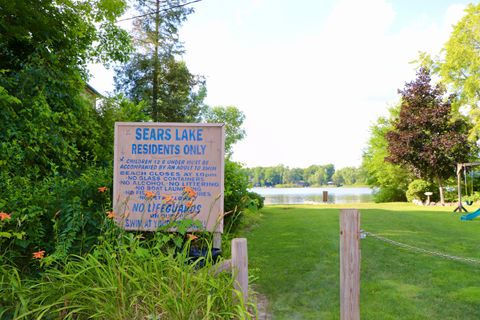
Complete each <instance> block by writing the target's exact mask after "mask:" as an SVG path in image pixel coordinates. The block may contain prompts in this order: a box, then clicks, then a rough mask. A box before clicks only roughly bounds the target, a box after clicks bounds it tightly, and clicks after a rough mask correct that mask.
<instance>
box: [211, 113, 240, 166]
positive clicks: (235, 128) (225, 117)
mask: <svg viewBox="0 0 480 320" xmlns="http://www.w3.org/2000/svg"><path fill="white" fill-rule="evenodd" d="M202 118H203V120H204V121H205V122H207V123H225V153H226V154H227V156H228V157H229V156H231V154H232V147H233V145H234V144H235V143H237V142H238V141H240V140H242V139H243V138H244V137H245V129H243V128H242V125H243V121H244V120H245V114H243V112H242V111H240V110H239V109H238V108H237V107H235V106H227V107H222V106H216V107H213V108H210V107H206V108H205V110H204V111H203V113H202Z"/></svg>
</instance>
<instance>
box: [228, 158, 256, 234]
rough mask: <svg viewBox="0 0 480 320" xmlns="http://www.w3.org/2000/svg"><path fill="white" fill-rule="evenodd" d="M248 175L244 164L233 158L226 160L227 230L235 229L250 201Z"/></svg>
mask: <svg viewBox="0 0 480 320" xmlns="http://www.w3.org/2000/svg"><path fill="white" fill-rule="evenodd" d="M248 187H249V182H248V177H247V176H246V175H245V174H244V172H243V170H242V166H241V165H240V164H239V163H237V162H233V161H231V160H228V159H227V160H225V192H224V195H225V199H224V210H225V212H226V213H227V215H226V216H225V218H224V225H225V229H226V230H232V231H233V230H234V229H235V228H236V225H237V224H238V221H237V220H238V219H239V217H240V216H241V214H242V211H243V209H244V208H245V207H246V206H247V205H248V203H249V199H250V198H249V197H248Z"/></svg>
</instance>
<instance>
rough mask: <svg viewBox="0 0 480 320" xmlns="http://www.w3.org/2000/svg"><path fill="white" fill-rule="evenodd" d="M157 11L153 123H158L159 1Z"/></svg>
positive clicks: (158, 0)
mask: <svg viewBox="0 0 480 320" xmlns="http://www.w3.org/2000/svg"><path fill="white" fill-rule="evenodd" d="M156 5H157V11H156V12H155V43H154V46H155V53H154V57H153V83H152V118H153V121H154V122H158V121H159V120H160V119H159V110H158V101H157V100H158V73H159V68H160V66H159V61H158V47H159V46H160V43H159V42H160V39H159V38H160V37H159V33H160V0H157V3H156Z"/></svg>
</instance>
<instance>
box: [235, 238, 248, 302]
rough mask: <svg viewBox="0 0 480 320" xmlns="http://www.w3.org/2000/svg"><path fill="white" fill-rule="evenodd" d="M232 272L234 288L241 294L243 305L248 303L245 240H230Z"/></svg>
mask: <svg viewBox="0 0 480 320" xmlns="http://www.w3.org/2000/svg"><path fill="white" fill-rule="evenodd" d="M232 271H233V274H234V275H235V283H234V288H235V290H238V291H240V292H241V293H242V298H243V303H245V304H246V303H247V302H248V252H247V239H245V238H235V239H233V240H232Z"/></svg>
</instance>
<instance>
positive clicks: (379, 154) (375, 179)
mask: <svg viewBox="0 0 480 320" xmlns="http://www.w3.org/2000/svg"><path fill="white" fill-rule="evenodd" d="M399 110H400V108H399V106H397V107H393V108H390V109H389V113H390V115H389V117H380V118H378V120H377V123H376V124H374V125H373V126H372V127H371V128H370V131H371V134H370V139H369V140H368V143H367V148H366V150H365V151H364V153H363V157H362V171H363V172H365V175H366V182H367V184H368V185H369V186H371V187H373V188H375V189H376V192H375V194H374V200H375V202H392V201H405V200H406V198H405V190H407V186H408V183H409V180H410V178H409V174H408V172H407V170H405V169H403V168H401V167H400V166H398V165H395V164H392V163H389V162H386V161H385V157H387V156H388V142H387V139H386V134H387V133H388V132H389V131H391V130H392V129H393V123H394V121H395V120H396V119H397V118H398V113H399Z"/></svg>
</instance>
